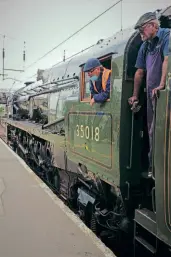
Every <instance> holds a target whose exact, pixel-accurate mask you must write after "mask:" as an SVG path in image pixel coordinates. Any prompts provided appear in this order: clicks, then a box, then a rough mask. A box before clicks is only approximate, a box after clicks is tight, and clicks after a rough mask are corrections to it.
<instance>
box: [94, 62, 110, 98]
mask: <svg viewBox="0 0 171 257" xmlns="http://www.w3.org/2000/svg"><path fill="white" fill-rule="evenodd" d="M111 72H112V71H111V70H109V69H106V68H104V67H103V74H102V88H103V91H106V84H107V81H108V78H109V75H110V74H111ZM92 83H93V86H94V90H95V91H96V92H97V93H99V92H98V90H97V88H96V83H95V81H92Z"/></svg>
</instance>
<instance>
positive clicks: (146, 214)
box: [134, 209, 157, 236]
mask: <svg viewBox="0 0 171 257" xmlns="http://www.w3.org/2000/svg"><path fill="white" fill-rule="evenodd" d="M134 221H135V222H136V223H138V224H139V225H140V226H142V227H144V228H145V229H146V230H147V231H148V232H150V233H151V234H153V235H154V236H156V235H157V225H156V215H155V213H153V212H152V211H149V210H148V209H138V210H136V211H135V218H134Z"/></svg>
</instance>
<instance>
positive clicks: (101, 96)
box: [94, 76, 110, 103]
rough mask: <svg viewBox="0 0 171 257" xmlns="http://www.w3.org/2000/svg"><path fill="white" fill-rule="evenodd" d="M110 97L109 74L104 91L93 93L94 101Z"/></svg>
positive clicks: (101, 100) (97, 101)
mask: <svg viewBox="0 0 171 257" xmlns="http://www.w3.org/2000/svg"><path fill="white" fill-rule="evenodd" d="M109 97H110V76H109V78H108V80H107V84H106V91H102V92H101V93H99V94H95V95H94V101H95V102H96V103H103V102H105V101H106V100H107V99H108V98H109Z"/></svg>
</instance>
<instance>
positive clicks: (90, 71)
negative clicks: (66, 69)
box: [88, 68, 96, 73]
mask: <svg viewBox="0 0 171 257" xmlns="http://www.w3.org/2000/svg"><path fill="white" fill-rule="evenodd" d="M95 69H96V68H93V69H91V70H89V71H88V73H92V72H93V71H95Z"/></svg>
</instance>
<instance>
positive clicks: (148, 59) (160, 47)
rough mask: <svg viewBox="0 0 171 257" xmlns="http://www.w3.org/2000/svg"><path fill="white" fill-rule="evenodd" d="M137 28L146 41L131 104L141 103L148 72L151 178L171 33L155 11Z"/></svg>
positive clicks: (139, 57) (138, 65)
mask: <svg viewBox="0 0 171 257" xmlns="http://www.w3.org/2000/svg"><path fill="white" fill-rule="evenodd" d="M135 29H137V30H138V31H139V32H140V35H141V38H142V40H143V41H144V42H143V44H142V45H141V47H140V50H139V53H138V57H137V61H136V65H135V67H136V68H137V71H136V73H135V78H134V91H133V96H132V97H131V98H129V100H128V101H129V104H130V105H132V104H133V103H134V102H135V101H138V96H139V89H140V86H141V83H142V79H143V76H144V75H145V73H146V87H147V123H148V134H149V143H150V151H149V170H148V176H151V174H152V172H151V171H152V139H153V118H154V108H155V97H157V96H158V92H159V91H160V90H162V89H164V88H165V82H166V75H167V67H168V54H169V37H170V30H169V29H166V28H160V26H159V21H158V20H157V18H156V15H155V13H152V12H149V13H146V14H144V15H142V16H141V17H140V19H139V20H138V22H137V23H136V25H135Z"/></svg>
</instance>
